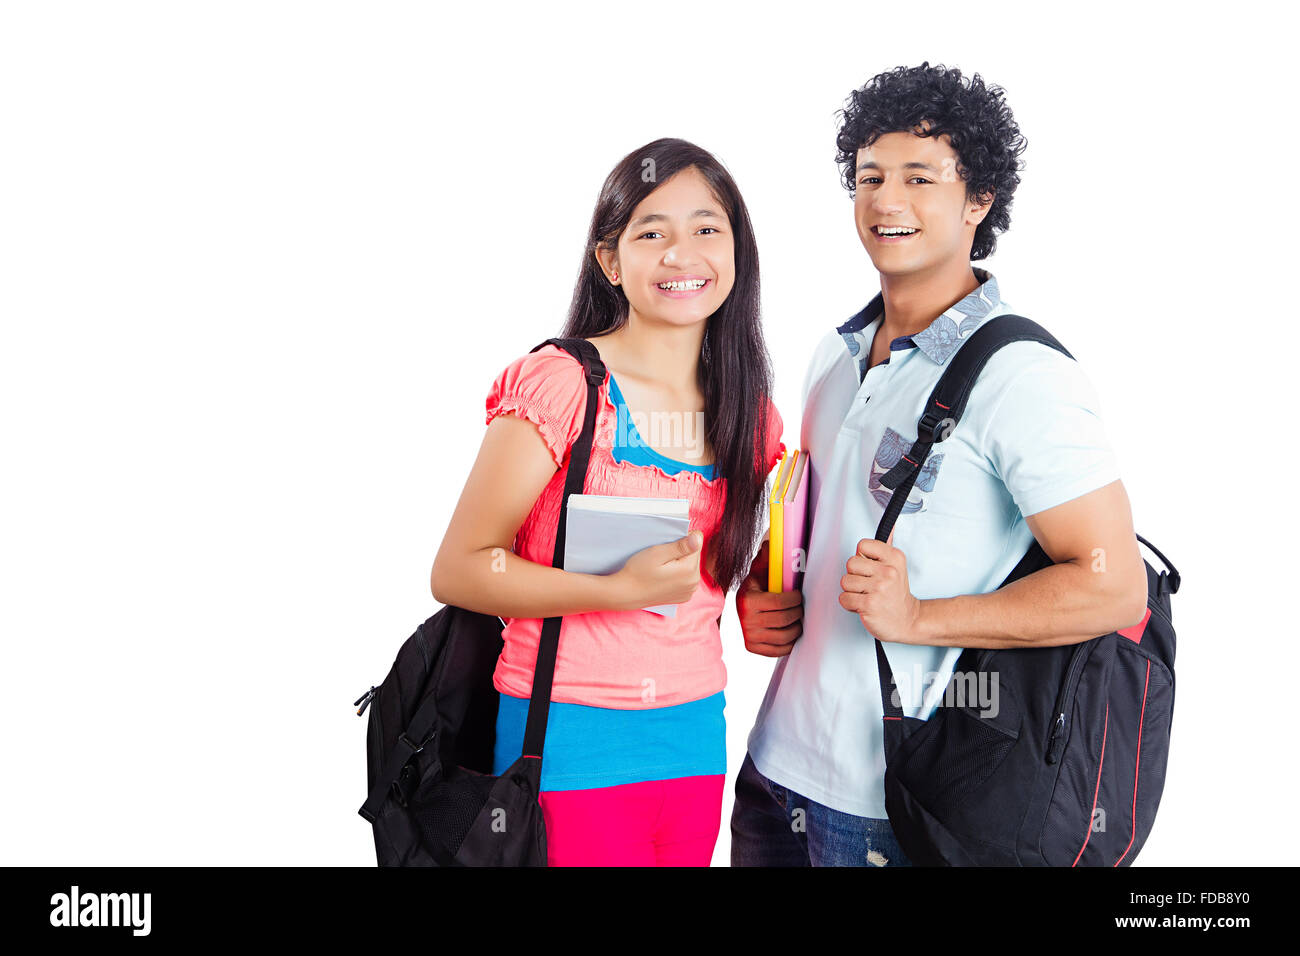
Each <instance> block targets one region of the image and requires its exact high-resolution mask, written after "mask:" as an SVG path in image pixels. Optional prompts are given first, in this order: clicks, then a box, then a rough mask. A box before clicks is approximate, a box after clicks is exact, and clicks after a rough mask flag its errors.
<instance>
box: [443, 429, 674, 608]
mask: <svg viewBox="0 0 1300 956" xmlns="http://www.w3.org/2000/svg"><path fill="white" fill-rule="evenodd" d="M555 471H556V465H555V459H554V458H552V457H551V453H550V450H549V449H548V448H547V446H546V442H545V441H544V440H543V439H542V436H541V433H540V432H538V430H537V426H536V425H534V424H533V423H532V422H530V421H528V420H526V419H522V418H519V417H518V416H516V415H513V414H503V415H499V416H497V417H496V418H495V419H493V420H492V424H491V425H489V426H488V430H487V434H486V435H484V437H483V444H482V446H481V447H480V448H479V453H478V458H477V459H475V461H474V466H473V468H472V469H471V470H470V474H469V478H467V479H466V481H465V488H464V490H463V491H462V492H461V496H460V500H459V501H458V502H457V504H456V511H455V513H454V514H453V515H452V517H451V523H450V524H449V525H448V526H447V533H446V534H445V535H444V536H443V539H442V545H441V547H439V548H438V555H437V557H436V558H435V559H434V562H433V572H432V574H431V575H430V581H429V584H430V587H431V589H432V591H433V596H434V598H435V599H436V600H437V601H439V602H440V603H442V604H454V605H456V606H457V607H463V608H466V609H467V610H471V611H478V612H480V613H483V614H495V615H498V616H499V617H523V618H545V617H557V616H561V615H565V614H582V613H585V612H588V611H626V610H633V609H636V608H641V607H647V606H649V605H652V604H658V603H664V604H670V603H681V602H682V601H685V600H687V599H689V597H690V594H691V593H693V591H694V589H695V585H696V584H697V583H698V581H699V554H698V537H697V536H696V535H697V533H693V534H692V535H690V536H687V537H686V538H682V539H680V540H679V541H676V542H672V543H670V544H665V545H656V546H655V547H652V548H646V549H645V550H643V551H641V552H638V553H637V554H636V555H634V556H633V557H632V558H631V559H629V561H628V563H627V564H626V565H625V566H624V567H623V569H621V570H620V571H617V572H615V573H614V574H580V573H577V572H574V571H564V570H561V569H559V568H553V567H551V566H550V565H549V564H545V565H544V564H537V563H535V562H533V561H529V560H527V559H526V558H521V557H519V556H518V555H516V554H515V553H514V552H513V551H511V548H512V546H513V545H514V540H515V535H516V534H517V533H518V531H519V528H520V526H521V525H522V524H523V523H524V519H525V518H527V517H528V513H529V512H530V511H532V508H533V505H534V503H536V501H537V498H538V496H539V495H540V494H541V493H542V491H543V489H544V488H545V487H546V485H547V483H548V482H549V481H550V480H551V478H552V477H553V476H554V475H555ZM692 539H694V541H692ZM686 542H692V544H686ZM692 562H693V564H694V575H693V577H692V574H691V565H692ZM661 597H662V598H663V599H662V600H660V598H661Z"/></svg>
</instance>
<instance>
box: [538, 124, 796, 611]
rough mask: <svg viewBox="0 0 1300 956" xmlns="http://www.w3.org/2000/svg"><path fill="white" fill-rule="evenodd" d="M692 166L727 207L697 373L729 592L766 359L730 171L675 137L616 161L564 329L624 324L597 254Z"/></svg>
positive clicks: (754, 486) (750, 232)
mask: <svg viewBox="0 0 1300 956" xmlns="http://www.w3.org/2000/svg"><path fill="white" fill-rule="evenodd" d="M692 168H693V169H697V170H699V172H700V174H701V175H702V176H703V177H704V179H705V181H706V182H708V184H709V188H710V189H711V190H712V192H713V195H714V197H715V198H716V199H717V200H718V202H719V203H721V204H722V207H723V209H725V210H726V213H727V218H728V219H730V220H731V231H732V236H733V237H734V240H735V263H736V281H735V285H734V286H732V289H731V292H730V294H728V296H727V298H726V299H725V300H724V301H723V303H722V305H721V306H719V307H718V310H717V311H716V312H714V313H713V314H712V315H711V316H709V318H708V320H707V325H706V326H705V331H704V341H703V343H702V345H701V347H700V361H699V370H698V384H699V387H700V391H701V392H702V393H703V395H704V408H705V411H704V416H705V434H706V435H707V436H708V440H709V445H710V446H711V447H712V448H713V452H714V457H715V470H714V473H715V475H716V476H717V478H719V479H725V480H726V483H727V484H726V490H727V501H726V507H725V509H724V511H723V515H722V520H721V522H720V524H719V527H718V530H717V533H716V534H715V535H714V539H713V542H712V544H713V554H714V561H715V562H716V577H715V581H716V583H717V584H718V586H719V587H721V588H722V589H723V591H729V590H731V588H732V587H734V586H735V585H736V584H738V583H739V582H740V580H741V579H742V578H743V577H744V576H745V575H746V574H747V573H748V572H749V562H750V558H751V556H752V554H753V550H754V540H755V538H756V537H757V534H758V527H759V522H760V521H761V519H762V512H763V505H764V495H763V490H764V486H765V484H766V480H767V468H768V465H769V464H770V463H769V462H768V461H767V460H766V447H765V446H766V437H767V432H768V427H769V426H768V413H767V410H768V402H769V398H770V396H771V392H772V363H771V359H770V357H769V356H768V352H767V346H766V344H765V343H764V342H763V330H762V326H761V324H760V319H759V294H758V246H757V245H756V244H755V242H754V229H753V226H752V225H751V223H750V221H749V211H748V210H747V209H746V208H745V202H744V200H743V199H742V198H741V196H740V190H739V189H737V188H736V183H735V181H734V180H733V179H732V178H731V174H730V173H728V172H727V170H726V169H725V168H723V166H722V164H721V163H719V162H718V160H717V159H715V158H714V157H713V155H712V154H711V153H709V152H708V151H707V150H704V149H701V148H700V147H698V146H696V145H694V144H693V143H688V142H686V141H685V140H682V139H657V140H655V141H654V142H653V143H647V144H646V145H645V146H642V147H641V148H640V149H636V150H633V151H632V152H630V153H628V154H627V155H626V156H625V157H623V159H622V160H621V161H620V162H619V164H618V165H617V166H615V167H614V169H613V171H612V172H611V173H610V174H609V176H608V178H606V180H605V185H604V186H603V187H602V188H601V190H600V198H599V199H598V200H597V201H596V210H595V212H594V213H593V214H592V217H591V228H590V229H589V230H588V233H587V244H586V248H584V249H583V251H582V267H581V269H580V270H579V272H578V283H577V286H576V287H575V288H574V290H573V302H572V304H571V305H570V307H569V319H568V323H567V324H566V325H565V328H564V332H563V335H564V336H565V337H570V336H574V337H578V338H592V337H595V336H597V335H601V334H604V333H606V332H613V331H615V330H617V329H620V328H622V327H623V326H624V325H626V324H627V319H628V301H627V298H626V296H625V295H624V294H623V291H622V289H621V288H618V287H615V286H612V285H611V284H610V283H609V280H608V279H607V278H606V277H605V274H604V272H603V271H601V268H600V264H599V263H598V262H597V261H596V256H595V251H596V249H598V248H601V249H617V248H618V239H619V236H621V235H622V234H623V230H624V229H626V228H627V224H628V222H629V221H630V220H631V218H632V211H633V210H634V209H636V207H637V205H638V204H640V202H641V201H642V200H643V199H645V198H646V197H647V196H648V195H650V193H652V192H654V190H655V189H657V188H658V187H659V185H661V184H662V183H665V182H667V181H668V180H669V179H671V178H672V177H673V176H675V175H677V174H678V173H680V172H682V171H683V170H687V169H692ZM647 172H648V173H649V175H648V176H647ZM706 573H707V572H706Z"/></svg>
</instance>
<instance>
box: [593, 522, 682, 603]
mask: <svg viewBox="0 0 1300 956" xmlns="http://www.w3.org/2000/svg"><path fill="white" fill-rule="evenodd" d="M703 539H704V534H703V533H702V532H701V531H699V530H695V531H692V532H690V533H689V534H687V535H686V537H684V538H678V539H677V540H676V541H669V542H668V543H667V544H656V545H651V546H650V547H648V548H643V549H641V550H640V551H638V552H637V553H636V554H634V555H632V557H630V558H628V559H627V562H626V563H625V564H624V565H623V567H621V568H619V570H617V571H615V572H614V573H613V574H612V575H610V577H611V579H612V580H611V581H610V584H611V585H612V586H613V587H614V588H615V590H616V592H617V594H618V595H619V597H618V602H619V605H620V606H621V607H623V609H624V610H628V611H634V610H637V609H639V608H644V607H654V606H655V605H657V604H685V603H686V602H687V601H689V600H690V599H691V595H693V594H694V593H695V589H696V588H697V587H699V586H700V550H701V546H702V544H703Z"/></svg>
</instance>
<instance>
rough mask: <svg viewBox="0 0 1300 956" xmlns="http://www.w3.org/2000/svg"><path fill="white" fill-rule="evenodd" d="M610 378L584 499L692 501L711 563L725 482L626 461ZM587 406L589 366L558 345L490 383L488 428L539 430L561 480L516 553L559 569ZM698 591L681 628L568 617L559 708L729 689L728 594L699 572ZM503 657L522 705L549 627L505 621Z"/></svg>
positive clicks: (648, 617) (505, 684) (528, 521)
mask: <svg viewBox="0 0 1300 956" xmlns="http://www.w3.org/2000/svg"><path fill="white" fill-rule="evenodd" d="M609 382H610V378H609V376H608V375H606V377H605V382H604V384H602V385H601V386H600V387H599V389H598V398H599V402H600V407H599V410H598V412H597V415H596V433H595V438H594V440H593V442H592V449H591V463H590V465H589V466H588V469H587V479H586V484H585V486H584V488H583V491H584V493H585V494H589V495H625V496H633V497H645V498H650V497H658V498H688V499H689V500H690V526H691V528H692V529H696V528H698V529H699V530H700V531H702V532H703V534H704V554H705V555H706V556H707V554H709V553H710V552H709V547H710V542H711V540H712V536H713V534H714V532H715V531H716V530H717V528H718V525H719V523H720V521H721V518H722V511H723V506H724V504H725V502H726V479H725V478H721V477H719V478H715V479H708V478H706V477H705V476H704V475H702V474H700V473H699V472H696V471H690V470H683V471H679V472H677V473H676V474H674V475H670V474H668V473H667V472H666V471H664V470H663V469H661V468H658V467H656V466H648V465H640V464H635V463H633V462H629V461H616V460H615V459H614V455H613V451H612V449H613V447H614V442H615V437H616V435H615V432H616V429H617V411H616V408H615V406H614V403H613V401H612V400H611V399H610V395H609ZM586 399H587V384H586V377H585V375H584V374H583V370H582V364H581V363H580V362H578V361H577V360H576V359H574V358H573V357H572V356H570V355H569V354H568V353H567V352H565V351H564V350H562V349H559V348H557V347H555V346H553V345H548V346H546V347H544V348H541V349H539V350H538V351H536V352H531V353H529V354H528V355H525V356H522V357H521V358H518V359H516V360H515V361H513V362H511V363H510V365H508V366H507V367H506V369H505V370H504V371H503V372H502V373H501V374H500V375H499V376H497V379H496V380H495V381H494V382H493V383H492V388H491V391H490V392H489V394H488V397H487V423H488V424H491V422H492V420H493V419H494V418H496V417H497V416H498V415H501V414H503V413H507V412H509V413H513V414H516V415H518V416H519V417H521V418H527V419H528V420H529V421H531V422H533V423H534V424H535V425H536V426H537V428H538V431H539V432H540V433H541V435H542V438H543V440H544V441H545V442H546V445H547V447H548V448H549V449H550V450H551V455H552V456H553V457H554V459H555V462H556V465H557V466H558V470H557V471H556V472H555V475H554V476H552V478H551V480H550V482H549V483H548V484H547V485H546V487H545V488H544V489H543V491H542V493H541V495H540V496H539V497H538V499H537V501H536V503H535V504H534V505H533V508H532V511H531V512H529V514H528V517H527V518H525V519H524V523H523V525H522V526H521V527H520V528H519V532H518V534H517V535H516V536H515V542H514V552H515V553H516V554H517V555H519V556H520V557H523V558H526V559H527V560H529V561H535V562H537V563H538V564H545V565H549V564H550V563H551V558H552V556H553V552H554V549H555V531H556V526H557V525H558V523H559V516H560V501H561V498H562V497H563V493H564V478H565V470H566V469H567V467H568V461H569V456H568V450H569V447H570V446H571V445H572V444H573V442H574V441H576V440H577V438H578V435H579V433H580V432H581V431H582V419H583V413H584V410H585V405H586ZM768 416H769V428H768V441H767V447H766V452H767V459H766V461H767V470H768V471H770V470H771V468H772V466H773V465H775V463H776V461H777V460H778V459H779V458H780V455H781V453H782V452H783V451H784V449H785V446H784V444H783V443H782V442H781V440H780V438H781V434H782V431H783V424H782V421H781V416H780V414H779V413H778V412H777V410H776V406H775V405H770V406H769V411H768ZM700 577H701V581H700V586H699V587H698V588H697V589H696V590H695V593H694V594H693V595H692V596H691V598H690V600H689V601H687V602H686V603H685V604H681V605H678V608H677V616H676V617H663V616H661V615H658V614H654V613H652V612H650V611H642V610H635V611H593V612H589V613H586V614H572V615H568V616H566V617H565V619H564V622H563V627H562V630H561V632H560V646H559V652H558V655H557V657H556V663H555V681H554V686H553V690H552V694H551V699H552V700H554V701H559V702H564V703H574V704H587V705H589V706H593V707H609V708H617V709H623V710H639V709H650V708H656V707H670V706H674V705H676V704H681V703H686V702H688V701H693V700H700V699H702V698H704V697H708V696H711V695H712V694H716V693H717V692H718V691H720V690H722V689H723V688H724V687H725V686H726V682H727V671H726V668H725V666H724V665H723V663H722V641H721V638H720V636H719V633H718V618H719V616H720V615H721V614H722V609H723V604H724V602H725V597H726V596H725V594H724V593H723V591H722V589H721V588H720V587H718V586H717V584H716V583H715V582H714V581H713V579H712V577H711V576H710V575H709V573H708V572H707V570H705V569H704V567H703V561H702V562H701V569H700ZM504 620H505V624H506V626H505V630H504V632H503V637H504V639H505V647H504V649H503V650H502V652H501V657H500V658H499V659H498V661H497V667H496V672H495V674H494V681H493V682H494V684H495V686H496V688H497V690H499V691H501V692H502V693H505V694H509V695H510V696H512V697H528V696H529V695H530V694H531V692H532V681H533V665H534V663H535V661H536V659H537V642H538V639H539V637H540V635H541V629H542V621H541V619H540V618H505V619H504Z"/></svg>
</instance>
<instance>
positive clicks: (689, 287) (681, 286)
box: [659, 279, 708, 292]
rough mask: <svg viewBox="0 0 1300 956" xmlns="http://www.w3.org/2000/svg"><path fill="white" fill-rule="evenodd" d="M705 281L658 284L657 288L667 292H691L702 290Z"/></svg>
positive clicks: (691, 280) (694, 280) (692, 280)
mask: <svg viewBox="0 0 1300 956" xmlns="http://www.w3.org/2000/svg"><path fill="white" fill-rule="evenodd" d="M707 281H708V280H707V279H689V280H687V281H685V282H660V283H659V288H661V289H664V290H666V291H668V292H692V291H694V290H695V289H699V288H702V287H703V286H704V283H705V282H707Z"/></svg>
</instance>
